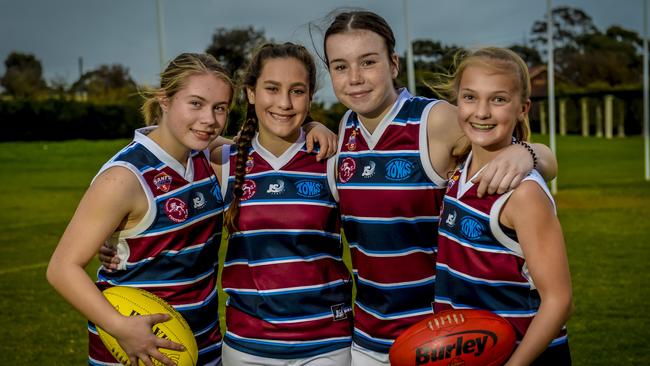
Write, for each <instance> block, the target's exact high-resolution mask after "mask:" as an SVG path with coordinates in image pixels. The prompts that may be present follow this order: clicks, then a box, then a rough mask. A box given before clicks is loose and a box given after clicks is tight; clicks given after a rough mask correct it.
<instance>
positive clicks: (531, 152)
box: [512, 140, 537, 169]
mask: <svg viewBox="0 0 650 366" xmlns="http://www.w3.org/2000/svg"><path fill="white" fill-rule="evenodd" d="M512 143H513V145H514V144H517V145H521V146H523V147H525V148H526V150H528V152H529V153H530V156H531V157H532V158H533V169H537V154H535V150H533V148H532V147H531V146H530V144H529V143H527V142H526V141H522V140H512Z"/></svg>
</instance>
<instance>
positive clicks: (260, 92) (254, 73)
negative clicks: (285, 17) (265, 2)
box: [218, 43, 352, 365]
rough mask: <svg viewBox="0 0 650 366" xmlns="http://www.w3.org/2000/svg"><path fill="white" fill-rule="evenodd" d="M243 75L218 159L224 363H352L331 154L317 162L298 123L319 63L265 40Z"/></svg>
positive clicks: (300, 50)
mask: <svg viewBox="0 0 650 366" xmlns="http://www.w3.org/2000/svg"><path fill="white" fill-rule="evenodd" d="M242 84H243V85H242V86H243V89H244V90H243V91H244V92H245V94H246V99H247V101H248V107H247V114H246V121H245V123H244V124H243V126H242V128H241V133H240V137H239V140H238V144H237V145H226V146H224V147H223V148H222V149H221V151H222V156H223V158H222V160H221V161H222V164H221V166H220V167H219V168H218V170H220V179H221V181H222V182H223V184H222V193H223V196H224V198H225V200H226V205H227V206H226V207H227V211H226V214H225V215H224V219H225V224H224V225H225V227H226V228H227V229H228V232H229V234H230V235H229V238H228V250H227V255H226V260H225V263H224V269H223V276H222V284H223V288H224V291H225V292H226V293H227V294H228V295H229V296H230V298H229V300H228V302H227V307H226V324H227V331H226V334H225V337H224V348H223V363H224V364H225V365H286V364H292V365H294V364H295V365H345V364H349V363H350V344H351V328H352V312H351V295H352V280H351V275H350V273H349V271H348V269H347V268H346V266H345V265H344V263H343V261H342V244H341V236H340V231H339V211H338V205H337V198H336V192H335V189H334V181H333V179H330V177H332V178H333V177H334V160H333V159H330V160H328V161H317V159H316V154H315V153H309V152H308V151H307V148H306V141H305V133H304V131H303V129H302V127H301V126H302V124H303V122H304V120H305V118H306V116H307V114H308V112H309V106H310V102H311V100H312V96H313V94H314V90H315V85H316V66H315V64H314V61H313V59H312V57H311V55H310V54H309V52H308V51H307V49H305V47H303V46H300V45H296V44H293V43H284V44H266V45H264V46H262V47H261V48H260V49H259V50H258V51H257V53H256V54H255V55H254V56H253V58H252V60H251V62H250V65H249V66H248V69H247V70H246V73H245V74H244V76H243V80H242ZM328 173H329V174H328Z"/></svg>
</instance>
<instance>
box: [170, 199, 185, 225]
mask: <svg viewBox="0 0 650 366" xmlns="http://www.w3.org/2000/svg"><path fill="white" fill-rule="evenodd" d="M164 205H165V213H166V214H167V217H169V219H170V220H172V221H173V222H183V221H185V220H187V216H188V211H187V204H186V203H185V202H183V201H182V200H181V199H179V198H176V197H172V198H170V199H168V200H167V201H165V204H164Z"/></svg>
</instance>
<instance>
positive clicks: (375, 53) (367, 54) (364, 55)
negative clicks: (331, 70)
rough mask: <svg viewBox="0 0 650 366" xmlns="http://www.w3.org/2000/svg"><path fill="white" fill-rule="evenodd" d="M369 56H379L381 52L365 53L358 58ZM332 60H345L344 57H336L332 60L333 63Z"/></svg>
mask: <svg viewBox="0 0 650 366" xmlns="http://www.w3.org/2000/svg"><path fill="white" fill-rule="evenodd" d="M368 56H379V52H368V53H364V54H363V55H361V56H359V57H358V58H364V57H368ZM332 62H345V60H344V59H342V58H337V59H334V60H330V63H332Z"/></svg>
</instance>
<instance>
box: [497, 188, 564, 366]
mask: <svg viewBox="0 0 650 366" xmlns="http://www.w3.org/2000/svg"><path fill="white" fill-rule="evenodd" d="M500 219H501V222H502V223H503V224H505V225H506V226H508V227H511V228H514V229H515V231H516V232H517V238H518V239H519V243H520V245H521V248H522V250H523V254H524V258H525V259H526V264H527V266H528V270H529V272H530V275H531V277H532V280H533V282H534V284H535V287H536V288H537V290H538V292H539V294H540V297H541V305H540V308H539V310H538V312H537V315H536V316H535V318H534V319H533V321H532V323H531V325H530V327H529V328H528V331H527V332H526V335H525V336H524V339H523V340H522V342H521V343H520V345H519V346H518V347H517V350H516V351H515V353H514V354H513V355H512V357H511V358H510V360H509V361H508V363H507V365H510V366H512V365H528V364H530V363H531V362H532V361H533V360H534V359H535V358H537V357H538V356H539V355H540V354H541V353H542V352H543V351H544V350H545V349H546V348H547V347H548V345H549V343H550V342H551V341H552V340H553V338H555V337H556V336H557V335H558V334H559V332H560V330H561V329H562V326H564V325H565V324H566V322H567V320H568V319H569V316H570V314H571V311H572V290H571V275H570V273H569V263H568V259H567V255H566V248H565V245H564V237H563V235H562V228H561V227H560V222H559V220H558V219H557V217H556V215H555V211H554V207H553V204H552V202H551V200H550V198H549V197H548V196H547V195H546V193H545V191H544V190H543V189H542V187H540V186H539V184H538V183H536V182H534V181H530V180H525V181H524V182H523V183H521V185H520V186H519V187H517V189H515V191H514V193H513V194H512V196H511V197H510V199H509V200H508V201H507V202H506V204H505V206H504V209H503V211H502V212H501V218H500Z"/></svg>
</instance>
